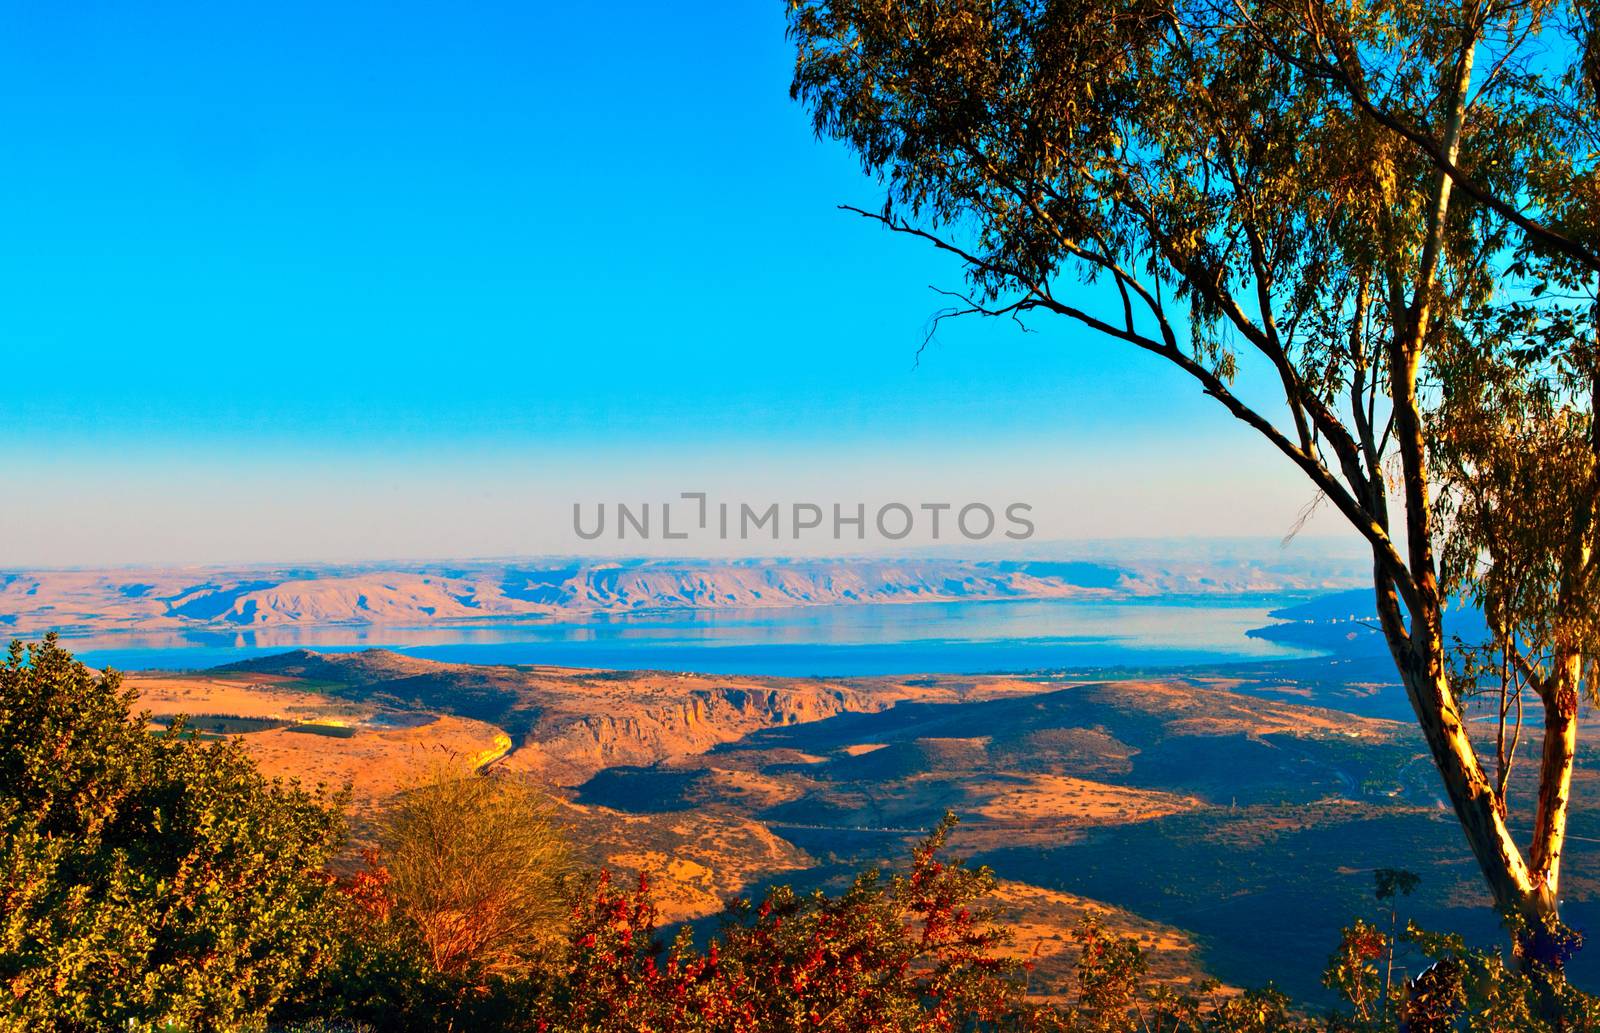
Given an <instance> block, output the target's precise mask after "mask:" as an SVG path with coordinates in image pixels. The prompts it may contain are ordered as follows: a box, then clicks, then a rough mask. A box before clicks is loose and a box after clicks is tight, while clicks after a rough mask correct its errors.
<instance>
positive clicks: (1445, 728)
mask: <svg viewBox="0 0 1600 1033" xmlns="http://www.w3.org/2000/svg"><path fill="white" fill-rule="evenodd" d="M1379 608H1380V611H1382V612H1384V614H1385V620H1384V629H1385V632H1386V635H1385V637H1386V638H1387V639H1388V641H1389V648H1390V652H1391V653H1392V654H1393V656H1394V661H1395V666H1396V667H1397V668H1398V669H1399V671H1400V676H1401V681H1402V683H1403V684H1404V685H1405V689H1406V696H1407V698H1408V699H1409V700H1410V701H1411V709H1412V711H1413V712H1414V713H1415V714H1416V715H1417V724H1418V726H1419V727H1420V728H1421V729H1422V734H1423V737H1424V738H1425V739H1426V741H1427V743H1428V749H1429V751H1430V752H1431V754H1432V756H1433V763H1434V767H1435V768H1437V769H1438V771H1439V775H1440V778H1441V779H1442V780H1443V781H1444V788H1445V793H1446V795H1447V796H1449V798H1450V803H1451V806H1452V807H1454V809H1455V812H1456V819H1457V821H1458V822H1459V823H1460V825H1461V829H1462V832H1463V833H1465V835H1466V838H1467V845H1468V847H1469V848H1470V849H1471V850H1472V856H1473V857H1474V859H1476V860H1477V862H1478V868H1479V870H1480V871H1482V872H1483V877H1484V881H1485V882H1486V883H1487V884H1488V886H1489V891H1490V893H1491V894H1492V895H1493V897H1494V902H1495V906H1496V908H1498V909H1499V910H1500V911H1501V913H1503V914H1515V915H1518V916H1519V917H1521V918H1522V920H1523V921H1525V922H1527V923H1528V924H1529V925H1530V926H1532V927H1533V928H1535V929H1543V928H1544V927H1545V926H1546V925H1547V923H1548V922H1549V920H1550V919H1551V918H1554V917H1555V916H1556V913H1557V906H1558V903H1559V902H1558V899H1557V897H1556V893H1555V887H1556V878H1555V870H1554V869H1553V868H1552V869H1550V871H1549V873H1548V875H1547V876H1545V877H1539V876H1536V875H1535V873H1534V872H1533V871H1531V870H1530V869H1529V866H1528V864H1527V862H1526V861H1525V860H1524V859H1523V855H1522V851H1521V849H1520V848H1519V847H1518V846H1517V843H1516V840H1515V839H1514V838H1512V835H1511V831H1510V830H1509V829H1508V828H1507V827H1506V820H1505V812H1504V811H1503V809H1502V807H1501V803H1500V799H1499V797H1498V796H1497V795H1496V793H1495V790H1494V784H1493V782H1492V781H1491V780H1490V779H1489V777H1488V775H1487V774H1486V773H1485V772H1484V770H1483V766H1482V764H1480V763H1479V761H1478V754H1477V751H1476V750H1475V749H1474V748H1473V745H1472V741H1471V739H1470V738H1469V737H1468V734H1467V725H1466V722H1465V721H1463V720H1462V715H1461V709H1460V707H1459V705H1458V704H1457V702H1456V698H1455V694H1454V693H1453V692H1452V691H1451V689H1450V684H1449V681H1448V679H1447V678H1446V675H1445V656H1444V643H1443V637H1442V635H1441V633H1440V628H1441V623H1440V618H1441V617H1442V614H1440V613H1438V612H1437V611H1435V612H1432V613H1423V614H1419V615H1417V616H1415V617H1414V618H1413V620H1412V623H1411V634H1410V635H1409V636H1408V635H1406V634H1405V632H1404V631H1403V629H1402V628H1401V627H1400V626H1399V621H1398V614H1397V613H1396V612H1395V609H1396V608H1395V607H1394V605H1393V601H1392V597H1390V598H1389V599H1388V600H1386V599H1385V597H1384V595H1383V593H1381V592H1380V595H1379ZM1575 669H1576V667H1574V670H1575ZM1573 698H1574V700H1576V696H1575V695H1574V697H1573ZM1574 715H1575V709H1574ZM1546 729H1547V730H1546V735H1547V737H1548V736H1550V735H1552V734H1554V735H1555V737H1556V739H1557V743H1558V749H1557V750H1556V751H1553V752H1551V751H1550V748H1549V746H1548V745H1547V747H1546V750H1547V753H1546V757H1547V758H1550V760H1549V761H1548V762H1549V763H1553V764H1557V765H1559V764H1561V763H1563V762H1561V761H1560V760H1559V759H1558V758H1560V757H1563V756H1564V757H1565V761H1564V771H1565V774H1564V777H1563V779H1560V780H1558V782H1557V783H1556V784H1559V785H1560V786H1562V788H1561V789H1560V791H1559V793H1558V794H1556V793H1552V795H1551V796H1550V799H1549V803H1550V807H1549V809H1548V812H1546V810H1545V802H1546V801H1545V795H1544V793H1543V792H1541V794H1540V808H1541V812H1540V813H1541V815H1545V814H1548V821H1549V822H1550V824H1551V827H1552V829H1554V830H1556V831H1555V832H1554V834H1553V835H1551V836H1550V837H1548V839H1549V842H1550V843H1551V844H1552V845H1553V847H1554V853H1553V854H1552V855H1551V857H1552V859H1553V860H1554V861H1556V862H1557V863H1559V860H1560V848H1561V840H1562V836H1563V835H1564V833H1565V830H1566V800H1567V796H1568V793H1567V790H1566V788H1565V787H1566V786H1569V785H1570V784H1571V775H1572V756H1573V753H1574V752H1575V750H1576V746H1577V739H1576V722H1575V721H1571V722H1568V723H1567V724H1566V726H1564V727H1561V726H1559V725H1558V726H1557V728H1556V730H1555V731H1554V732H1552V730H1551V728H1550V724H1549V723H1548V722H1547V726H1546ZM1547 742H1548V738H1547ZM1560 744H1566V749H1565V750H1564V751H1563V750H1562V749H1560V748H1559V746H1560ZM1541 784H1548V783H1547V780H1546V779H1544V778H1541Z"/></svg>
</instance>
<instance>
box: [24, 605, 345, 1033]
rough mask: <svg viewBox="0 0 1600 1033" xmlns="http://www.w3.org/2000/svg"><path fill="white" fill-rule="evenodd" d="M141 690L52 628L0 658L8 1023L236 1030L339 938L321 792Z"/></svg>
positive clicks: (335, 817) (337, 831) (335, 831)
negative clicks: (205, 733) (158, 705)
mask: <svg viewBox="0 0 1600 1033" xmlns="http://www.w3.org/2000/svg"><path fill="white" fill-rule="evenodd" d="M134 701H135V696H134V693H133V692H132V691H128V690H124V689H122V687H121V682H120V679H119V678H118V676H117V675H116V674H115V673H113V672H106V673H105V674H104V675H101V676H96V675H94V674H93V673H91V672H90V671H89V670H88V669H86V668H85V667H84V666H83V665H82V664H80V663H77V662H76V661H74V660H73V659H72V657H71V656H70V655H69V654H68V653H66V652H65V651H64V650H62V649H61V648H59V646H58V645H57V644H56V640H55V638H54V636H50V637H47V638H46V639H45V641H44V642H43V643H42V644H40V645H37V646H33V647H29V648H28V649H27V650H24V649H23V648H22V646H21V644H20V643H13V644H12V646H11V649H10V652H9V655H8V657H7V659H6V661H5V663H4V665H3V666H0V986H3V988H4V991H3V996H0V1029H7V1030H30V1031H35V1030H51V1029H85V1028H87V1029H101V1028H108V1027H111V1026H115V1027H116V1028H118V1029H152V1028H176V1029H193V1030H210V1029H216V1030H223V1029H226V1030H234V1029H246V1028H250V1027H252V1026H255V1025H259V1024H260V1023H261V1022H262V1021H263V1020H264V1018H265V1016H266V1015H267V1014H268V1013H269V1012H270V1010H271V1009H272V1008H273V1006H274V1005H275V1004H276V1003H277V1002H278V1001H279V1000H281V999H282V998H283V996H284V995H285V994H286V993H287V992H288V991H289V988H290V987H291V985H292V984H293V983H294V982H295V981H296V980H297V979H299V978H300V977H301V976H302V975H303V974H304V973H306V972H307V971H308V970H315V969H316V968H318V966H320V965H321V964H322V963H323V962H324V961H325V960H326V958H327V957H328V956H329V955H330V953H331V952H332V949H333V947H334V943H333V937H334V935H335V930H334V924H333V923H332V922H331V921H330V915H331V914H332V913H333V911H334V910H336V906H335V905H336V903H337V902H336V900H334V893H333V886H332V884H331V879H330V878H329V876H328V875H327V874H326V871H325V864H326V862H327V860H328V857H329V855H330V853H331V852H332V851H333V849H334V848H335V847H336V845H337V844H338V843H339V842H340V841H341V838H342V835H343V826H342V822H341V819H340V817H339V814H338V811H337V810H336V808H335V807H334V806H332V803H333V801H330V800H328V799H326V798H324V797H323V796H321V795H319V794H312V793H308V792H306V791H304V790H302V789H300V788H299V787H298V786H296V785H293V784H288V785H285V784H283V783H281V782H278V781H270V782H269V781H267V780H266V779H264V778H263V777H262V776H261V775H260V774H259V773H258V772H257V771H256V769H255V765H254V764H253V763H252V762H251V760H250V758H249V757H247V756H246V755H245V753H244V751H243V749H242V747H241V746H240V745H239V744H238V743H237V741H229V742H217V743H211V744H202V743H200V742H199V741H197V740H196V739H195V738H194V737H193V736H191V735H187V734H185V733H184V732H183V730H182V726H181V724H179V725H177V726H175V727H174V728H173V729H171V730H170V731H168V732H167V733H164V734H161V735H152V734H150V733H149V732H147V731H146V727H145V725H146V722H145V720H144V718H143V717H142V716H137V715H134V714H132V713H131V708H132V705H133V703H134Z"/></svg>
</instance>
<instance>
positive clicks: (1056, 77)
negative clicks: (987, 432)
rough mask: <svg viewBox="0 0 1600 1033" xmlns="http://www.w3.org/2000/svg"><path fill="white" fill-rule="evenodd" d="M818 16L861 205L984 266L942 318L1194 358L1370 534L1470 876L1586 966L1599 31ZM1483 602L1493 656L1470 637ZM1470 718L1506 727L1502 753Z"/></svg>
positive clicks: (1403, 665) (1598, 391)
mask: <svg viewBox="0 0 1600 1033" xmlns="http://www.w3.org/2000/svg"><path fill="white" fill-rule="evenodd" d="M788 18H789V34H790V38H791V40H792V42H793V43H794V45H795V47H796V53H797V59H796V66H795V74H794V81H793V86H792V91H793V94H794V96H795V97H796V98H797V99H799V100H801V101H802V102H803V103H805V104H806V105H807V107H808V108H809V110H810V112H811V113H812V116H813V119H814V124H815V128H816V131H817V132H818V134H819V135H821V136H823V137H828V138H833V139H837V140H840V141H843V142H844V143H845V144H847V145H848V146H849V147H850V148H851V149H853V150H854V152H855V153H856V154H857V155H859V157H860V160H861V163H862V166H863V168H864V169H865V170H866V171H867V172H868V173H870V174H873V175H875V176H877V177H878V179H879V181H880V182H881V183H882V184H883V186H884V190H885V197H884V202H883V205H882V207H881V208H877V209H875V210H872V211H865V210H861V209H853V210H855V211H857V212H858V213H859V214H861V215H862V216H865V217H867V218H871V219H875V220H878V221H880V222H882V223H883V224H884V225H885V226H887V227H889V228H890V229H892V230H894V231H896V232H899V233H904V234H910V235H913V236H915V237H919V238H922V239H923V240H925V241H926V242H927V243H928V244H930V245H931V246H933V247H936V248H938V249H940V250H942V251H944V252H947V253H949V254H950V255H951V256H953V257H954V258H955V259H958V260H959V261H960V262H961V263H963V265H964V269H965V274H966V282H967V288H966V290H964V291H962V292H961V302H960V304H959V305H957V306H956V307H954V308H952V309H950V310H947V312H945V313H944V314H943V315H945V316H962V315H976V316H989V317H1008V318H1037V317H1045V316H1054V317H1060V318H1062V319H1064V320H1068V321H1072V322H1075V323H1077V324H1081V325H1082V326H1083V327H1087V328H1089V329H1090V330H1092V331H1095V332H1096V333H1095V334H1094V335H1091V336H1090V338H1089V340H1090V341H1098V342H1100V344H1099V346H1101V347H1106V348H1133V349H1141V350H1143V351H1144V352H1147V353H1149V354H1151V355H1154V356H1157V357H1159V358H1160V359H1162V360H1164V361H1166V362H1169V363H1171V364H1172V365H1173V366H1175V367H1177V368H1178V369H1179V370H1182V371H1183V373H1185V374H1187V375H1188V377H1190V378H1192V380H1193V382H1194V383H1195V384H1196V385H1197V386H1198V388H1199V389H1200V390H1201V391H1203V392H1204V393H1205V394H1206V395H1209V396H1210V397H1211V398H1213V399H1215V400H1216V402H1217V403H1218V405H1219V406H1220V407H1221V409H1222V410H1223V411H1225V412H1227V413H1228V414H1230V415H1231V416H1233V417H1235V418H1237V419H1239V420H1241V421H1243V422H1244V423H1245V424H1247V425H1249V426H1250V427H1251V428H1253V429H1254V430H1255V431H1257V432H1258V433H1259V434H1260V435H1261V436H1262V437H1263V438H1265V440H1266V441H1267V442H1269V443H1270V445H1271V446H1272V447H1273V448H1275V449H1276V450H1277V451H1278V452H1279V453H1281V454H1282V456H1283V457H1284V459H1285V460H1286V461H1288V462H1289V463H1292V464H1293V465H1294V466H1295V467H1296V468H1298V469H1299V470H1300V471H1301V472H1302V473H1303V474H1304V475H1305V477H1306V478H1308V479H1309V481H1310V482H1311V485H1312V486H1314V489H1315V492H1316V493H1317V496H1318V497H1319V498H1320V499H1324V500H1326V502H1327V503H1328V504H1330V505H1331V506H1332V507H1334V508H1335V509H1336V510H1337V511H1338V513H1339V514H1340V515H1341V516H1342V518H1343V519H1344V520H1345V521H1347V522H1348V523H1349V525H1350V526H1351V527H1352V528H1353V529H1354V530H1355V532H1356V533H1357V534H1359V535H1360V536H1361V537H1362V538H1363V539H1364V540H1365V543H1366V545H1367V546H1368V547H1369V548H1370V551H1371V555H1372V571H1373V573H1372V581H1373V588H1374V591H1375V596H1376V604H1377V611H1378V614H1379V618H1380V622H1381V626H1382V630H1383V633H1384V636H1385V638H1386V641H1387V643H1388V646H1389V650H1390V652H1391V654H1392V655H1393V658H1394V662H1395V665H1396V668H1397V670H1398V673H1399V676H1400V679H1401V681H1402V682H1403V683H1404V685H1405V689H1406V692H1407V695H1408V697H1409V699H1410V702H1411V705H1412V707H1413V709H1414V711H1415V713H1416V718H1417V722H1418V724H1419V725H1420V727H1421V730H1422V732H1423V734H1424V736H1425V738H1426V740H1427V743H1428V746H1429V749H1430V751H1431V754H1432V758H1433V761H1434V763H1435V764H1436V766H1437V767H1438V769H1439V772H1440V774H1441V776H1442V778H1443V782H1444V786H1445V788H1446V790H1447V791H1448V794H1449V797H1450V800H1451V801H1452V803H1453V805H1454V808H1455V812H1456V815H1457V817H1458V818H1459V820H1460V824H1461V827H1462V829H1463V831H1464V833H1465V835H1466V839H1467V841H1468V843H1469V844H1470V846H1471V849H1472V852H1473V855H1474V856H1475V857H1476V859H1477V861H1478V864H1479V866H1480V868H1481V869H1482V872H1483V875H1484V877H1485V879H1486V880H1487V882H1488V886H1489V888H1490V890H1491V891H1492V893H1493V896H1494V899H1495V901H1496V903H1497V905H1498V906H1499V907H1500V908H1501V909H1502V910H1503V911H1505V912H1506V913H1508V914H1509V915H1511V916H1513V918H1514V920H1516V921H1518V922H1520V923H1525V924H1524V925H1523V926H1522V928H1523V932H1522V934H1521V935H1519V937H1518V940H1517V943H1518V948H1519V950H1521V951H1523V953H1524V954H1525V955H1528V956H1543V957H1545V960H1547V961H1553V962H1559V960H1560V958H1559V956H1558V955H1559V953H1560V950H1561V947H1560V943H1559V941H1558V939H1557V938H1556V937H1555V930H1556V929H1557V908H1558V903H1559V898H1558V890H1559V885H1560V881H1559V880H1560V871H1561V868H1560V864H1561V855H1562V850H1563V842H1564V837H1565V831H1566V814H1567V809H1568V799H1569V795H1570V791H1571V782H1572V768H1573V763H1574V758H1575V754H1576V748H1577V710H1578V703H1579V699H1580V695H1581V694H1583V693H1592V692H1593V687H1594V684H1595V681H1594V677H1595V672H1594V668H1593V662H1594V659H1595V655H1596V597H1597V593H1596V572H1595V565H1596V560H1595V557H1594V539H1595V530H1594V525H1595V514H1594V503H1595V496H1596V479H1595V478H1596V475H1597V463H1596V455H1597V452H1600V429H1597V427H1596V424H1595V421H1594V413H1595V407H1596V398H1597V395H1600V362H1597V352H1596V335H1595V297H1596V293H1595V278H1596V274H1597V272H1600V261H1597V258H1596V255H1597V253H1600V245H1597V243H1596V223H1597V219H1600V185H1597V178H1596V153H1597V151H1600V142H1597V139H1596V132H1597V126H1600V121H1597V119H1596V117H1595V116H1596V88H1597V84H1600V73H1597V71H1596V70H1597V68H1600V56H1597V52H1596V48H1595V30H1594V26H1593V24H1592V22H1591V20H1590V19H1591V15H1590V13H1589V12H1588V11H1587V9H1586V8H1585V7H1584V6H1583V5H1581V4H1577V3H1562V2H1554V0H1539V2H1529V0H1503V2H1498V3H1488V2H1482V0H1473V2H1465V3H1462V2H1454V3H1440V2H1437V0H1376V2H1371V0H1365V2H1364V0H791V2H790V3H789V9H788ZM1082 284H1091V285H1094V286H1093V287H1084V286H1081V285H1082ZM1263 387H1264V388H1265V389H1262V388H1263ZM1227 461H1228V460H1227V459H1226V457H1219V458H1218V462H1219V463H1225V462H1227ZM1452 597H1464V598H1466V599H1468V600H1470V601H1471V602H1472V603H1473V604H1475V605H1476V606H1478V607H1479V608H1481V610H1482V612H1483V613H1484V615H1485V617H1486V620H1487V622H1488V624H1489V626H1490V628H1491V631H1492V634H1491V636H1490V638H1489V640H1488V641H1487V642H1484V643H1469V644H1468V646H1470V648H1464V647H1458V645H1457V644H1456V643H1454V642H1453V641H1452V640H1451V639H1450V638H1449V637H1448V636H1447V633H1446V631H1445V627H1444V623H1443V613H1444V610H1445V608H1446V604H1447V600H1449V599H1450V598H1452ZM1474 700H1478V701H1481V702H1483V703H1485V704H1486V705H1487V706H1488V707H1489V709H1490V713H1491V715H1492V716H1493V717H1494V718H1495V720H1493V721H1490V722H1488V723H1487V724H1486V725H1484V727H1485V728H1486V729H1488V731H1487V732H1486V733H1485V734H1482V735H1478V736H1477V739H1476V741H1475V739H1474V736H1473V734H1472V732H1471V729H1470V728H1469V724H1468V717H1469V714H1468V708H1469V706H1471V705H1472V704H1473V701H1474ZM1525 707H1526V709H1528V710H1530V711H1531V712H1533V713H1534V714H1536V715H1537V720H1536V721H1532V720H1530V722H1529V724H1530V728H1529V731H1530V733H1531V732H1532V726H1533V725H1534V724H1537V725H1538V726H1539V728H1540V729H1541V730H1542V731H1541V737H1542V742H1541V744H1540V746H1539V749H1538V754H1539V756H1538V766H1537V782H1538V789H1537V793H1536V798H1535V799H1534V800H1533V812H1534V813H1533V817H1532V832H1531V834H1530V835H1529V836H1528V837H1527V839H1526V841H1525V842H1524V841H1519V838H1518V836H1517V835H1514V834H1513V829H1514V828H1515V827H1516V825H1515V823H1514V821H1513V819H1512V818H1511V817H1510V814H1511V811H1510V808H1509V806H1508V805H1509V804H1511V803H1512V802H1513V801H1512V800H1511V799H1509V797H1511V796H1513V795H1515V794H1513V793H1512V791H1511V787H1512V785H1513V784H1514V783H1513V782H1512V779H1511V774H1512V770H1513V767H1514V765H1515V764H1516V759H1517V754H1518V751H1519V749H1522V750H1523V751H1524V752H1529V751H1530V746H1531V744H1529V745H1524V744H1523V742H1522V740H1523V734H1522V733H1523V726H1522V721H1521V718H1522V715H1523V714H1524V712H1525ZM1528 738H1530V739H1531V738H1532V735H1531V734H1530V735H1529V736H1528ZM1517 802H1518V803H1519V805H1522V806H1525V805H1526V803H1525V802H1524V801H1517ZM1525 822H1526V819H1524V824H1525Z"/></svg>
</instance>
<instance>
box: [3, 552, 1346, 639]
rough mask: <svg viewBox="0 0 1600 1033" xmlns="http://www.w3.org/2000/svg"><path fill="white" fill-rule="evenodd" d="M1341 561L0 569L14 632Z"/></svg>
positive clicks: (234, 623) (948, 589)
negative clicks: (1283, 562) (1262, 562)
mask: <svg viewBox="0 0 1600 1033" xmlns="http://www.w3.org/2000/svg"><path fill="white" fill-rule="evenodd" d="M1348 583H1349V580H1348V576H1347V575H1346V574H1345V573H1344V572H1343V571H1342V569H1340V568H1333V567H1322V566H1312V567H1302V568H1298V569H1293V570H1285V569H1276V568H1274V569H1266V568H1263V567H1261V566H1259V565H1255V564H1250V563H1244V562H1228V563H1218V562H1202V561H1190V562H1182V563H1173V562H1167V563H1154V562H1150V561H1139V562H1128V563H1122V562H1089V561H1072V562H1045V561H1032V560H1029V561H1000V560H995V561H974V560H910V559H907V560H878V561H865V560H850V561H842V560H839V561H832V560H803V561H802V560H791V561H782V560H770V561H742V562H734V561H679V560H673V561H668V560H636V561H617V562H599V561H594V562H584V563H573V562H571V561H551V562H545V563H539V562H536V561H530V562H526V563H453V564H401V565H392V566H382V565H360V566H335V565H322V566H309V567H242V568H222V567H217V568H210V567H201V568H132V569H108V570H42V571H0V627H3V628H5V629H7V630H10V631H12V632H15V633H19V634H38V633H42V632H44V631H47V630H56V631H61V632H64V633H78V634H84V633H91V632H93V633H104V632H114V631H141V632H158V631H183V630H204V629H239V628H255V629H272V628H298V627H322V626H330V625H352V626H362V625H382V624H389V625H405V626H409V627H418V626H426V625H431V624H436V623H443V622H464V621H478V622H481V621H504V620H518V619H521V620H528V619H537V618H550V617H560V616H563V615H568V616H572V615H583V614H600V613H604V614H617V613H633V612H638V611H643V610H650V611H653V610H706V609H727V608H741V609H750V608H758V609H759V608H768V607H792V606H813V605H840V604H844V605H848V604H856V603H906V602H913V603H914V602H940V601H952V600H980V599H1095V598H1132V597H1143V596H1153V595H1159V594H1171V593H1186V594H1205V595H1229V594H1238V593H1240V592H1253V591H1281V590H1289V589H1318V588H1339V587H1344V586H1345V585H1346V584H1348Z"/></svg>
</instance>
